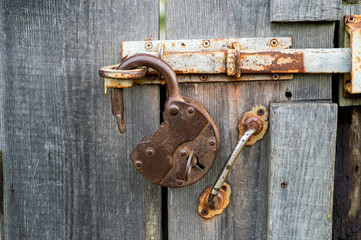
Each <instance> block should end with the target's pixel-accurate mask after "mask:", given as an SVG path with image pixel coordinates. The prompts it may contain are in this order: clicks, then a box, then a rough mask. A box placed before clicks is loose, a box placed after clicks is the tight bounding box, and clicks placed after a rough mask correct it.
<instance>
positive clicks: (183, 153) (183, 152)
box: [179, 149, 188, 157]
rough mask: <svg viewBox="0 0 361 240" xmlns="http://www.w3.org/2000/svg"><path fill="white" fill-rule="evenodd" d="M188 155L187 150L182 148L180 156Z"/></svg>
mask: <svg viewBox="0 0 361 240" xmlns="http://www.w3.org/2000/svg"><path fill="white" fill-rule="evenodd" d="M187 155H188V152H187V150H185V149H182V150H180V151H179V156H181V157H186V156H187Z"/></svg>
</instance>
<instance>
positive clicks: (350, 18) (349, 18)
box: [347, 15, 355, 23]
mask: <svg viewBox="0 0 361 240" xmlns="http://www.w3.org/2000/svg"><path fill="white" fill-rule="evenodd" d="M347 21H348V22H350V23H353V22H355V17H354V16H352V15H350V16H348V17H347Z"/></svg>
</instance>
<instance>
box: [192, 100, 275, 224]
mask: <svg viewBox="0 0 361 240" xmlns="http://www.w3.org/2000/svg"><path fill="white" fill-rule="evenodd" d="M238 128H239V131H240V136H241V137H240V139H239V141H238V143H237V144H236V146H235V148H234V149H233V151H232V153H231V155H229V157H228V160H227V162H226V164H225V165H224V167H223V169H222V171H221V172H220V174H219V175H218V177H217V180H216V181H215V183H214V185H213V186H211V187H208V188H207V189H206V190H205V191H204V192H203V194H202V195H201V197H200V198H199V207H198V213H199V214H200V215H201V217H203V218H212V217H213V216H215V215H218V214H221V213H222V212H223V211H224V209H225V208H226V207H227V205H228V204H229V196H230V193H231V188H230V186H229V185H228V184H226V183H225V181H226V178H227V176H228V174H229V173H230V171H231V170H232V167H233V165H234V163H235V162H236V160H237V158H238V156H239V154H240V153H241V151H242V149H243V148H244V146H246V145H248V146H250V145H253V144H254V143H255V142H256V141H257V140H259V139H262V138H263V136H264V134H265V133H266V131H267V129H268V112H267V109H266V108H265V107H263V106H255V107H253V108H252V110H251V111H249V112H247V113H245V114H244V115H243V118H242V120H241V122H240V123H239V125H238Z"/></svg>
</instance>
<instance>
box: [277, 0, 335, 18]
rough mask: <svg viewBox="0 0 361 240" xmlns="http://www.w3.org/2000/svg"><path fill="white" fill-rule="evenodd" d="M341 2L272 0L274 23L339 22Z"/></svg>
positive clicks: (332, 0)
mask: <svg viewBox="0 0 361 240" xmlns="http://www.w3.org/2000/svg"><path fill="white" fill-rule="evenodd" d="M339 19H341V0H298V1H297V0H271V21H272V22H305V21H337V20H339Z"/></svg>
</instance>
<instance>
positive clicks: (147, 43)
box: [144, 42, 153, 49]
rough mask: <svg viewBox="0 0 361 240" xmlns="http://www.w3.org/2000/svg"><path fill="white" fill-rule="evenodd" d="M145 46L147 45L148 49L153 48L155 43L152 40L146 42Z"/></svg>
mask: <svg viewBox="0 0 361 240" xmlns="http://www.w3.org/2000/svg"><path fill="white" fill-rule="evenodd" d="M144 47H145V48H146V49H151V48H152V47H153V44H152V43H151V42H146V43H145V45H144Z"/></svg>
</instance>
